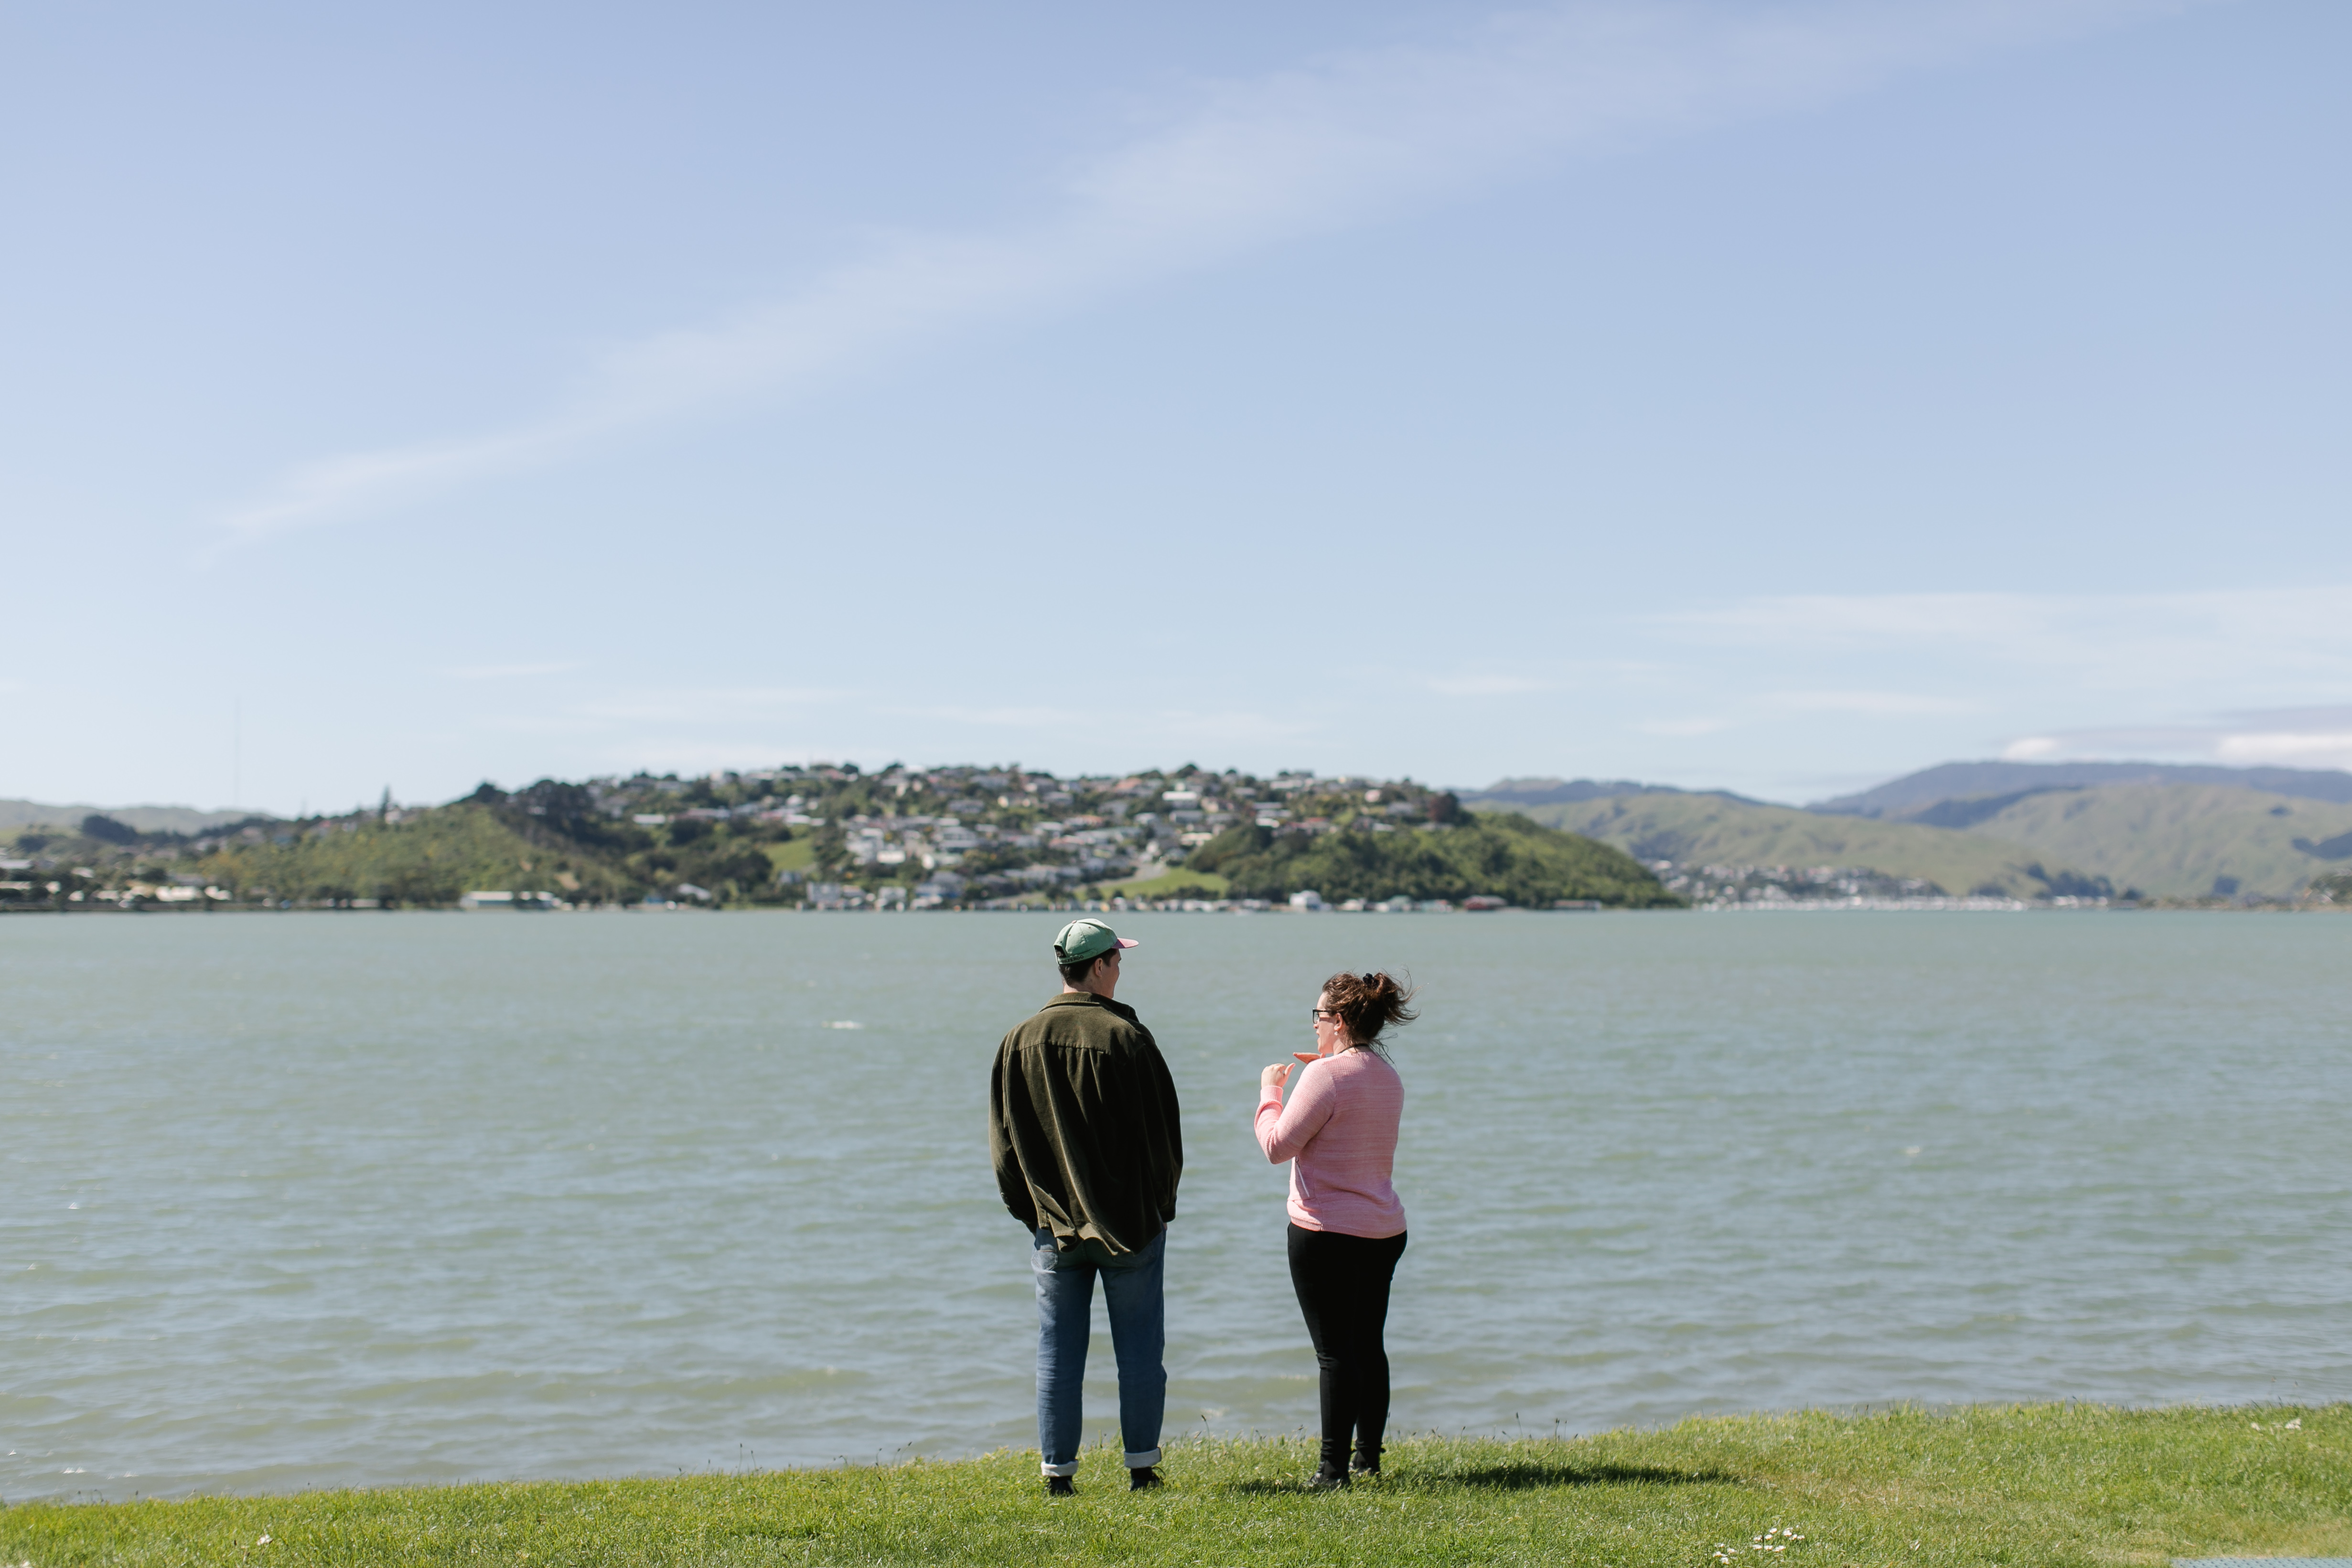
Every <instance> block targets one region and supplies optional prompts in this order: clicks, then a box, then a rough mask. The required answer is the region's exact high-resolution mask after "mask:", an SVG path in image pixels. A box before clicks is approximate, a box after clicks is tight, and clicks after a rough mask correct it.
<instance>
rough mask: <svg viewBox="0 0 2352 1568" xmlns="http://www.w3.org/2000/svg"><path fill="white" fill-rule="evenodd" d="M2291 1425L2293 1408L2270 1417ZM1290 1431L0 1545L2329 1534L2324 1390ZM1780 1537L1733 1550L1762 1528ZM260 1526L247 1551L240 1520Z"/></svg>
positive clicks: (1480, 1555) (1603, 1552)
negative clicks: (1141, 1488) (2124, 1404)
mask: <svg viewBox="0 0 2352 1568" xmlns="http://www.w3.org/2000/svg"><path fill="white" fill-rule="evenodd" d="M2290 1419H2295V1420H2299V1421H2300V1423H2301V1426H2300V1429H2287V1428H2286V1427H2285V1426H2284V1423H2285V1422H2286V1421H2288V1420H2290ZM1309 1465H1310V1455H1309V1450H1308V1447H1307V1445H1306V1444H1305V1443H1304V1442H1301V1441H1298V1440H1296V1439H1291V1440H1282V1439H1257V1440H1242V1441H1225V1440H1202V1441H1195V1442H1191V1443H1186V1444H1181V1445H1178V1446H1175V1447H1171V1449H1170V1450H1169V1458H1168V1463H1167V1465H1166V1466H1165V1471H1166V1474H1167V1477H1168V1482H1169V1484H1168V1486H1167V1488H1166V1489H1164V1490H1162V1491H1159V1492H1154V1493H1149V1494H1144V1495H1140V1496H1138V1495H1131V1494H1129V1492H1128V1491H1127V1490H1126V1487H1125V1480H1126V1478H1125V1475H1124V1474H1123V1473H1122V1472H1121V1471H1120V1470H1119V1469H1118V1460H1117V1456H1116V1455H1115V1454H1113V1453H1111V1452H1110V1451H1108V1450H1099V1449H1098V1450H1095V1451H1093V1452H1090V1453H1089V1454H1088V1455H1087V1458H1086V1461H1085V1466H1084V1468H1083V1469H1082V1471H1081V1473H1080V1475H1079V1478H1078V1487H1079V1495H1078V1496H1077V1497H1076V1498H1075V1499H1071V1500H1064V1501H1059V1502H1054V1503H1048V1502H1046V1501H1045V1498H1044V1496H1043V1493H1042V1488H1041V1485H1040V1483H1039V1481H1038V1479H1037V1464H1036V1457H1035V1455H1034V1454H1028V1455H1023V1454H1016V1453H1000V1454H992V1455H989V1456H987V1457H985V1458H978V1459H971V1460H963V1461H959V1462H954V1463H931V1462H918V1463H914V1464H908V1465H900V1466H894V1467H890V1468H872V1469H840V1470H815V1471H786V1472H781V1473H772V1474H744V1475H711V1476H689V1477H680V1478H677V1479H667V1480H632V1481H595V1482H574V1483H554V1482H545V1483H503V1484H491V1485H483V1486H467V1487H420V1488H414V1489H388V1490H382V1491H336V1492H310V1493H305V1494H302V1495H299V1496H295V1497H278V1498H205V1499H196V1500H187V1501H179V1502H131V1503H109V1504H65V1505H58V1504H41V1503H34V1504H23V1505H20V1506H17V1507H16V1508H12V1509H7V1510H0V1563H8V1564H12V1565H13V1564H16V1563H25V1562H29V1563H33V1564H35V1565H36V1568H54V1565H58V1564H67V1563H338V1564H346V1563H347V1564H362V1563H365V1564H376V1563H483V1564H488V1563H515V1564H530V1565H532V1568H540V1565H543V1564H550V1563H597V1564H622V1563H630V1564H635V1563H648V1564H663V1563H742V1564H751V1563H1166V1564H1177V1563H1182V1564H1206V1563H1216V1564H1224V1563H1234V1564H1241V1563H1247V1564H1253V1565H1256V1564H1286V1563H1287V1564H1301V1565H1304V1564H1319V1563H1331V1564H1339V1563H1362V1564H1380V1565H1381V1568H1389V1565H1392V1564H1419V1563H1429V1564H1435V1563H1447V1564H1454V1563H1614V1564H1622V1565H1625V1568H1636V1565H1643V1564H1670V1563H1671V1564H1677V1565H1693V1568H1696V1565H1703V1564H1711V1563H1714V1562H1715V1561H1716V1560H1717V1559H1716V1555H1715V1554H1716V1551H1717V1547H1718V1545H1727V1546H1729V1547H1730V1548H1732V1552H1731V1556H1732V1557H1733V1559H1734V1560H1735V1561H1740V1562H1757V1563H1761V1562H1764V1561H1767V1560H1771V1561H1777V1562H1780V1563H1789V1564H1797V1563H1818V1564H1823V1565H1830V1564H1840V1565H1843V1564H1882V1563H1885V1564H1904V1565H1906V1568H1909V1565H1915V1564H1916V1565H1923V1568H1927V1565H1935V1564H1957V1563H2011V1564H2021V1565H2023V1564H2033V1565H2049V1568H2063V1565H2065V1564H2103V1563H2163V1562H2165V1561H2166V1560H2167V1558H2168V1557H2169V1556H2173V1555H2198V1554H2206V1553H2219V1552H2232V1553H2250V1554H2273V1555H2325V1554H2331V1553H2342V1552H2352V1406H2346V1405H2329V1406H2326V1407H2323V1408H2315V1409H2281V1408H2272V1407H2263V1408H2247V1409H2210V1408H2199V1409H2171V1410H2158V1411H2119V1410H2113V1409H2108V1408H2105V1407H2102V1406H2096V1405H2072V1406H2068V1405H2009V1406H1978V1407H1972V1408H1968V1409H1963V1410H1958V1411H1955V1412H1949V1413H1944V1414H1930V1413H1927V1412H1923V1411H1918V1410H1910V1409H1897V1410H1895V1411H1891V1412H1887V1413H1884V1414H1879V1415H1865V1416H1861V1417H1849V1416H1841V1415H1826V1414H1819V1413H1809V1414H1804V1415H1790V1416H1744V1417H1734V1418H1727V1419H1712V1420H1691V1421H1685V1422H1684V1423H1682V1424H1681V1425H1679V1426H1674V1427H1671V1428H1669V1429H1666V1430H1664V1431H1654V1432H1612V1433H1608V1434H1605V1435H1602V1436H1595V1437H1585V1438H1571V1439H1559V1438H1549V1437H1538V1438H1530V1439H1525V1440H1517V1441H1512V1440H1503V1439H1451V1438H1422V1439H1416V1440H1411V1441H1402V1442H1399V1443H1397V1444H1396V1445H1395V1446H1393V1447H1391V1449H1390V1450H1389V1456H1388V1468H1389V1472H1390V1473H1389V1475H1388V1477H1387V1479H1383V1480H1381V1481H1380V1482H1377V1483H1367V1484H1362V1485H1359V1486H1358V1487H1357V1488H1356V1489H1354V1490H1353V1491H1351V1492H1349V1493H1345V1494H1342V1495H1338V1496H1321V1495H1316V1494H1312V1493H1308V1492H1307V1491H1305V1490H1303V1489H1301V1488H1300V1485H1299V1481H1300V1479H1301V1477H1302V1476H1303V1475H1305V1473H1306V1472H1307V1468H1309ZM1774 1530H1792V1531H1796V1532H1797V1533H1798V1534H1799V1535H1800V1536H1801V1537H1802V1539H1801V1540H1797V1541H1794V1542H1789V1543H1788V1544H1787V1546H1786V1550H1785V1551H1781V1552H1759V1551H1755V1550H1752V1549H1751V1548H1750V1546H1749V1542H1751V1541H1752V1540H1753V1539H1754V1538H1756V1537H1758V1536H1759V1535H1762V1534H1763V1533H1764V1532H1765V1531H1774ZM265 1534H266V1535H268V1537H269V1541H268V1544H266V1545H264V1544H261V1543H260V1537H262V1536H263V1535H265Z"/></svg>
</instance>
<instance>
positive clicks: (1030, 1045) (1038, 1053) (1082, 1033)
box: [988, 991, 1184, 1255]
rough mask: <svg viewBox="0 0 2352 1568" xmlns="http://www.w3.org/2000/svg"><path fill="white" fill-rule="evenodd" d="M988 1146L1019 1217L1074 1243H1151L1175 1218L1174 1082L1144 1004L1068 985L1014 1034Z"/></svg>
mask: <svg viewBox="0 0 2352 1568" xmlns="http://www.w3.org/2000/svg"><path fill="white" fill-rule="evenodd" d="M988 1148H989V1153H990V1154H991V1155H992V1157H993V1159H994V1160H995V1162H996V1184H997V1187H998V1189H999V1190H1000V1191H1002V1192H1003V1194H1004V1206H1005V1207H1006V1208H1007V1209H1008V1210H1010V1211H1011V1212H1012V1215H1013V1218H1015V1219H1017V1220H1019V1221H1020V1222H1021V1223H1022V1224H1023V1225H1025V1226H1028V1227H1029V1228H1030V1229H1032V1230H1050V1231H1052V1232H1053V1233H1054V1240H1055V1246H1056V1247H1059V1248H1060V1249H1061V1250H1063V1251H1065V1252H1066V1251H1070V1250H1072V1249H1074V1248H1078V1247H1084V1246H1085V1245H1086V1244H1087V1243H1088V1242H1097V1243H1099V1244H1100V1245H1101V1247H1103V1248H1104V1249H1107V1250H1108V1251H1109V1252H1110V1253H1112V1254H1113V1255H1117V1254H1121V1253H1129V1252H1133V1251H1135V1250H1137V1249H1138V1248H1139V1247H1143V1246H1144V1245H1145V1244H1146V1243H1148V1242H1149V1241H1150V1240H1151V1238H1152V1237H1155V1236H1158V1235H1159V1234H1160V1232H1161V1231H1162V1230H1164V1229H1166V1228H1167V1226H1168V1222H1169V1221H1170V1220H1171V1219H1174V1218H1175V1217H1176V1183H1177V1181H1178V1179H1179V1178H1181V1176H1182V1175H1183V1173H1184V1135H1183V1131H1182V1129H1181V1127H1180V1126H1179V1125H1178V1124H1177V1110H1176V1084H1175V1080H1174V1079H1171V1078H1170V1077H1169V1076H1168V1064H1167V1063H1166V1062H1165V1061H1163V1060H1161V1059H1160V1047H1159V1045H1158V1044H1157V1043H1156V1042H1155V1041H1153V1039H1152V1037H1151V1031H1150V1030H1149V1029H1147V1028H1145V1027H1144V1026H1143V1025H1142V1022H1141V1021H1140V1020H1139V1019H1138V1018H1137V1017H1136V1016H1135V1009H1134V1008H1132V1007H1129V1006H1127V1005H1124V1004H1122V1003H1118V1002H1113V1001H1109V1000H1107V999H1106V998H1104V997H1100V996H1097V995H1095V994H1093V993H1092V992H1088V991H1065V992H1064V993H1062V994H1060V995H1059V996H1056V997H1055V998H1054V999H1053V1000H1052V1001H1050V1002H1048V1003H1046V1004H1045V1005H1044V1006H1043V1007H1041V1008H1039V1009H1038V1010H1037V1012H1036V1014H1035V1016H1033V1017H1031V1018H1030V1019H1029V1020H1028V1021H1027V1022H1025V1023H1024V1024H1022V1025H1021V1026H1019V1027H1017V1028H1015V1029H1014V1030H1013V1032H1012V1033H1011V1034H1009V1035H1007V1036H1005V1037H1004V1043H1003V1045H1001V1046H999V1047H996V1068H995V1070H994V1071H993V1072H992V1073H991V1074H990V1076H989V1081H988Z"/></svg>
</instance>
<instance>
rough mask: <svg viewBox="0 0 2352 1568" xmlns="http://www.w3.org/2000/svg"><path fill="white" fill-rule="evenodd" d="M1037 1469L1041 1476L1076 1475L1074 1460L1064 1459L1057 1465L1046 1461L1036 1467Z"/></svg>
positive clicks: (1076, 1465) (1075, 1462)
mask: <svg viewBox="0 0 2352 1568" xmlns="http://www.w3.org/2000/svg"><path fill="white" fill-rule="evenodd" d="M1037 1469H1038V1472H1039V1473H1040V1474H1041V1475H1048V1476H1075V1475H1076V1474H1077V1473H1078V1462H1077V1461H1076V1459H1066V1460H1064V1461H1063V1462H1062V1463H1060V1464H1058V1465H1057V1464H1055V1463H1054V1461H1053V1460H1051V1459H1046V1460H1045V1461H1043V1462H1041V1463H1040V1464H1039V1465H1038V1467H1037Z"/></svg>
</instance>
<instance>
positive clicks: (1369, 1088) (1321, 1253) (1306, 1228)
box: [1257, 974, 1413, 1490]
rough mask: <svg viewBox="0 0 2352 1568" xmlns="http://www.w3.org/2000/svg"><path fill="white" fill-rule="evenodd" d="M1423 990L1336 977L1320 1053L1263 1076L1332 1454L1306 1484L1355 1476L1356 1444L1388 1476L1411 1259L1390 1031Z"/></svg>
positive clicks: (1272, 1154) (1262, 1099)
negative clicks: (1399, 1324)
mask: <svg viewBox="0 0 2352 1568" xmlns="http://www.w3.org/2000/svg"><path fill="white" fill-rule="evenodd" d="M1411 999H1412V993H1410V992H1408V991H1406V990H1404V989H1403V988H1402V987H1400V986H1399V985H1398V984H1397V983H1396V982H1395V981H1393V980H1391V979H1390V978H1389V977H1388V976H1387V975H1385V974H1335V975H1333V976H1331V978H1330V979H1328V980H1327V981H1325V982H1324V983H1323V994H1321V995H1320V996H1318V997H1317V998H1316V999H1315V1050H1314V1052H1313V1054H1312V1055H1310V1054H1308V1053H1307V1052H1305V1051H1294V1052H1293V1053H1291V1054H1292V1055H1293V1056H1295V1057H1297V1058H1298V1060H1299V1061H1300V1062H1302V1063H1304V1064H1305V1065H1304V1066H1303V1067H1300V1068H1297V1074H1296V1077H1297V1083H1296V1085H1295V1086H1294V1087H1293V1088H1292V1089H1291V1092H1290V1103H1289V1105H1288V1106H1285V1105H1284V1104H1283V1103H1282V1086H1283V1084H1284V1083H1285V1081H1286V1080H1288V1079H1291V1078H1292V1077H1293V1072H1292V1068H1291V1064H1290V1063H1288V1062H1276V1063H1275V1064H1274V1065H1273V1066H1272V1067H1270V1068H1266V1069H1265V1071H1264V1072H1263V1073H1260V1074H1259V1075H1258V1091H1257V1099H1258V1105H1257V1141H1258V1145H1259V1147H1261V1148H1263V1149H1264V1150H1265V1157H1266V1158H1267V1159H1268V1160H1271V1161H1273V1162H1275V1163H1276V1164H1279V1163H1282V1162H1283V1161H1285V1160H1287V1161H1289V1162H1290V1283H1291V1285H1292V1287H1293V1288H1294V1289H1297V1292H1298V1310H1299V1311H1301V1312H1302V1313H1304V1314H1305V1315H1306V1318H1307V1337H1308V1338H1309V1339H1311V1340H1313V1341H1314V1342H1315V1364H1316V1365H1317V1366H1318V1368H1320V1369H1321V1372H1322V1394H1323V1463H1322V1466H1321V1468H1318V1470H1317V1471H1316V1472H1315V1479H1313V1480H1312V1481H1310V1482H1308V1483H1307V1484H1308V1485H1309V1486H1312V1487H1314V1488H1316V1489H1318V1490H1330V1489H1336V1488H1339V1487H1344V1486H1346V1485H1347V1484H1348V1445H1349V1439H1350V1438H1351V1437H1352V1438H1353V1439H1354V1442H1355V1449H1356V1454H1355V1468H1356V1471H1357V1473H1358V1474H1360V1475H1368V1476H1376V1475H1379V1474H1380V1473H1381V1429H1382V1428H1383V1427H1385V1426H1387V1425H1388V1418H1389V1357H1388V1352H1387V1351H1386V1350H1385V1349H1384V1348H1383V1347H1382V1346H1381V1330H1382V1328H1383V1327H1384V1326H1385V1325H1386V1323H1387V1321H1388V1315H1389V1280H1390V1279H1391V1276H1393V1275H1394V1274H1395V1273H1396V1266H1397V1259H1398V1258H1401V1257H1402V1256H1403V1255H1404V1205H1402V1204H1401V1203H1399V1202H1398V1201H1397V1195H1396V1189H1395V1188H1394V1187H1393V1186H1391V1184H1390V1181H1389V1176H1390V1171H1391V1166H1392V1165H1393V1164H1394V1163H1395V1158H1396V1140H1397V1119H1398V1117H1399V1116H1400V1115H1401V1114H1402V1112H1403V1110H1404V1082H1403V1080H1402V1079H1399V1078H1398V1077H1397V1070H1396V1068H1393V1067H1391V1066H1390V1065H1389V1060H1388V1057H1387V1054H1386V1053H1385V1052H1384V1051H1382V1050H1381V1043H1380V1042H1381V1030H1382V1029H1384V1028H1387V1027H1388V1026H1390V1025H1391V1024H1407V1023H1411V1022H1412V1018H1413V1014H1412V1012H1411V1011H1410V1010H1409V1009H1408V1008H1407V1007H1406V1006H1405V1004H1406V1003H1407V1002H1408V1001H1410V1000H1411Z"/></svg>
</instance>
